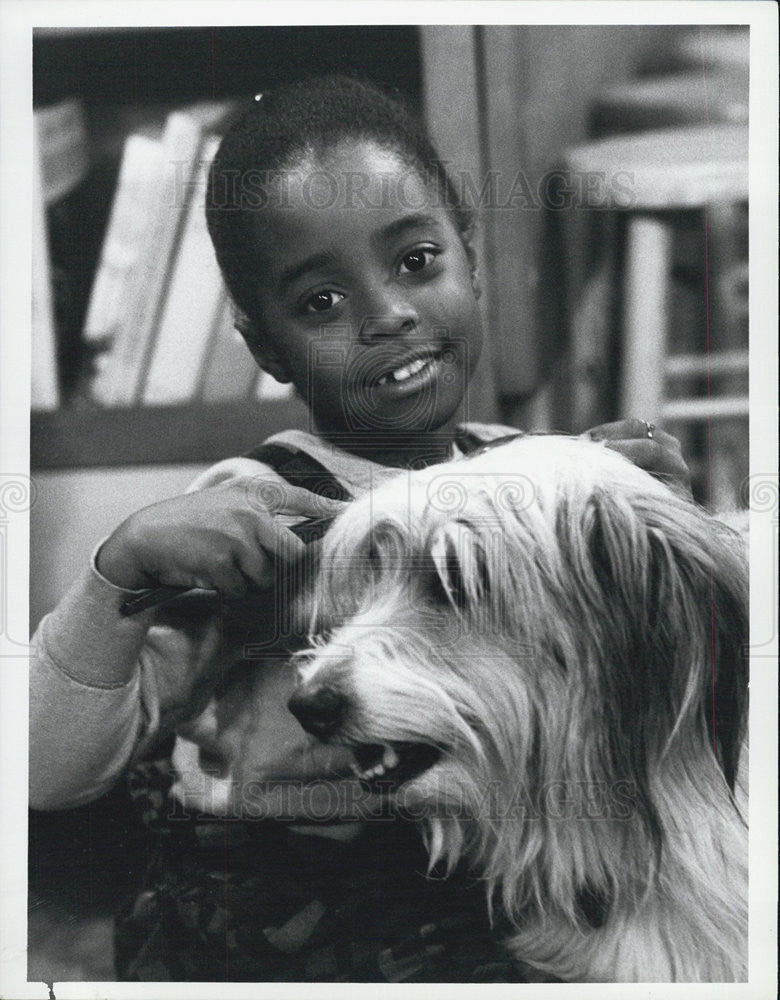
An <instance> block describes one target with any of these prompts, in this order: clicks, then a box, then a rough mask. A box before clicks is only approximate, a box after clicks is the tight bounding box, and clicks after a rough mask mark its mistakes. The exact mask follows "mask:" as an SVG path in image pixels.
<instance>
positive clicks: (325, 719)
mask: <svg viewBox="0 0 780 1000" xmlns="http://www.w3.org/2000/svg"><path fill="white" fill-rule="evenodd" d="M346 703H347V700H346V698H345V697H344V695H343V694H340V693H339V692H338V691H334V689H333V688H330V687H318V688H313V689H312V688H308V689H307V688H306V687H302V688H299V689H298V690H297V691H295V692H293V694H292V696H291V697H290V700H289V701H288V702H287V707H288V708H289V709H290V711H291V712H292V714H293V715H294V716H295V718H296V719H297V720H298V722H300V724H301V725H302V726H303V728H304V729H305V730H307V732H310V733H311V734H312V735H314V736H317V737H319V738H320V739H324V738H325V737H326V736H330V735H331V733H333V732H335V730H336V729H338V727H339V724H340V723H341V720H342V719H343V717H344V709H345V707H346Z"/></svg>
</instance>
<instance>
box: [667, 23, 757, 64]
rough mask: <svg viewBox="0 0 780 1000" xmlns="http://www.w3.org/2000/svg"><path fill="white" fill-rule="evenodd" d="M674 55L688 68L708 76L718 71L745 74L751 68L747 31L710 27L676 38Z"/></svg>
mask: <svg viewBox="0 0 780 1000" xmlns="http://www.w3.org/2000/svg"><path fill="white" fill-rule="evenodd" d="M674 49H675V53H676V55H677V56H679V57H680V58H681V59H682V60H684V61H685V62H686V63H690V65H691V68H693V69H699V70H701V69H702V68H704V69H705V70H706V71H707V72H708V73H712V72H715V71H717V70H719V69H739V70H744V71H745V73H747V68H748V66H749V65H750V29H749V28H747V27H745V26H744V25H740V26H737V27H733V28H730V27H727V26H717V27H716V26H715V25H709V26H707V27H702V28H699V29H697V30H693V31H685V32H682V33H681V34H680V35H678V37H677V40H676V42H675V45H674Z"/></svg>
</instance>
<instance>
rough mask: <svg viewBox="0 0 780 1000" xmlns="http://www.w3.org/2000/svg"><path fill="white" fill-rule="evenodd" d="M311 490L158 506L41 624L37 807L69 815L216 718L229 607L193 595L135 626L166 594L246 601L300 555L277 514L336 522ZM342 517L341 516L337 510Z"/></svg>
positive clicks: (114, 541)
mask: <svg viewBox="0 0 780 1000" xmlns="http://www.w3.org/2000/svg"><path fill="white" fill-rule="evenodd" d="M324 503H327V501H323V500H322V499H321V498H317V499H316V509H314V505H315V501H314V500H313V499H312V497H311V494H309V493H308V492H307V491H305V490H297V489H295V488H294V487H289V486H287V485H286V484H282V485H280V484H278V483H273V484H271V485H270V486H269V483H268V480H267V479H264V478H263V477H259V476H253V477H251V478H248V477H242V478H239V479H232V480H230V481H227V482H220V483H218V484H217V485H212V486H211V487H210V488H208V489H203V490H199V491H198V492H194V493H189V494H186V495H184V496H182V497H176V498H174V499H172V500H168V501H164V502H163V503H161V504H155V505H154V506H152V507H149V508H145V509H144V510H142V511H139V512H138V513H137V514H134V515H132V517H130V518H128V519H127V521H125V522H123V524H122V525H120V526H119V528H118V529H117V530H116V531H115V532H114V533H113V534H112V535H111V537H110V538H109V539H108V540H107V541H106V542H105V543H104V545H103V546H102V547H101V550H100V552H99V554H98V559H97V564H96V566H95V567H94V568H93V569H92V570H91V572H90V573H89V574H88V575H87V576H85V577H84V579H82V580H81V581H79V582H78V583H77V584H76V585H75V586H74V587H73V588H72V589H71V591H70V592H69V593H68V594H67V595H66V597H65V598H64V599H63V601H62V602H61V603H60V605H59V606H58V607H57V608H56V609H55V611H53V612H52V613H51V614H50V615H49V616H47V618H45V619H44V621H43V622H42V623H41V625H40V627H39V629H38V632H37V634H36V636H35V637H34V640H33V652H34V655H33V660H32V675H31V686H30V697H31V706H30V804H31V805H32V806H33V807H34V808H48V809H52V808H66V807H69V806H73V805H77V804H80V803H81V802H87V801H90V800H91V799H94V798H96V797H98V796H99V795H100V794H102V793H103V792H105V791H107V790H108V789H109V788H110V787H111V785H112V784H113V783H114V782H115V781H116V780H117V779H118V778H119V776H120V775H121V774H122V773H123V771H124V769H125V768H126V767H127V764H128V763H129V762H130V760H131V759H132V758H133V757H134V756H137V755H139V754H140V753H142V752H143V751H144V749H145V748H146V747H148V746H149V744H150V743H151V742H152V741H153V740H154V739H156V738H158V737H159V735H160V734H161V733H164V732H169V731H171V730H172V729H173V728H174V726H175V725H177V724H178V723H179V722H181V721H183V720H184V719H186V718H189V717H191V716H193V715H195V714H197V712H198V711H199V710H200V709H201V708H202V707H203V704H205V701H206V700H208V697H209V696H210V694H211V693H212V689H213V686H214V684H215V682H216V680H217V678H218V676H219V671H220V668H221V660H222V656H221V653H222V650H221V641H222V640H221V634H220V628H219V619H218V602H217V601H216V600H215V599H214V597H213V596H211V597H210V596H209V595H202V594H201V595H189V596H188V598H187V600H186V601H185V602H184V603H183V604H182V602H177V604H176V605H175V606H172V607H171V608H169V609H161V610H160V611H157V612H155V611H154V610H149V611H146V612H143V613H141V614H139V615H137V616H134V617H131V618H126V617H123V616H122V615H121V614H120V613H119V608H120V606H121V604H122V603H124V601H125V600H126V599H127V598H128V597H129V596H131V595H132V592H133V591H134V590H135V589H136V588H139V587H144V586H148V585H150V584H152V585H154V584H157V583H170V584H174V585H182V586H191V587H200V588H204V589H209V590H219V591H222V592H223V593H225V594H229V595H231V596H240V595H242V594H243V593H244V592H245V591H246V589H247V587H249V586H251V587H254V588H262V587H263V586H266V585H267V584H268V583H269V582H270V581H271V579H272V571H271V564H272V560H274V559H277V558H283V559H286V558H290V557H294V556H295V555H297V553H298V550H299V549H300V547H301V544H302V543H300V542H299V540H298V539H297V538H295V536H293V535H292V534H291V533H290V532H288V531H287V530H286V529H284V528H282V527H281V526H280V525H279V524H278V523H277V522H276V521H275V520H274V518H273V515H272V510H273V511H274V512H279V511H282V510H287V511H288V512H290V513H297V514H299V515H300V516H309V515H314V514H316V515H319V516H321V515H322V513H323V504H324ZM335 506H336V505H334V508H335Z"/></svg>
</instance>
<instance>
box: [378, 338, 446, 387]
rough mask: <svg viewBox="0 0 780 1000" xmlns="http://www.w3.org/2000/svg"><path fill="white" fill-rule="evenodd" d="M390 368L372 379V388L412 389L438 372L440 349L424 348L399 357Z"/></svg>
mask: <svg viewBox="0 0 780 1000" xmlns="http://www.w3.org/2000/svg"><path fill="white" fill-rule="evenodd" d="M399 361H400V363H398V362H396V363H395V365H394V366H393V367H392V368H387V369H386V370H385V371H383V372H382V374H381V375H379V376H377V377H376V378H374V379H372V381H371V387H372V388H385V387H389V388H392V389H400V388H401V387H403V388H404V389H408V390H409V391H412V390H414V389H418V388H420V387H421V386H422V385H424V384H425V383H427V382H428V381H430V380H431V379H432V378H433V377H434V376H435V375H436V374H437V372H438V369H439V367H440V362H441V350H440V349H438V350H434V349H432V348H426V349H425V350H424V351H417V352H415V354H413V355H411V356H407V357H406V358H404V359H399Z"/></svg>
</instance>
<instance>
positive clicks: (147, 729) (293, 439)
mask: <svg viewBox="0 0 780 1000" xmlns="http://www.w3.org/2000/svg"><path fill="white" fill-rule="evenodd" d="M206 211H207V218H208V223H209V229H210V233H211V236H212V240H213V242H214V246H215V250H216V253H217V258H218V260H219V264H220V267H221V269H222V272H223V275H224V278H225V281H226V284H227V286H228V288H229V290H230V293H231V295H232V297H233V300H234V303H235V306H236V310H237V317H238V318H237V325H238V327H239V329H240V330H241V332H242V334H243V335H244V337H245V338H246V341H247V343H248V345H249V347H250V349H251V350H252V353H253V355H254V357H255V359H256V360H257V362H258V364H259V365H260V366H261V367H262V368H263V369H264V370H265V371H267V372H269V373H270V374H271V375H272V376H273V377H274V378H276V379H278V380H279V381H281V382H292V383H293V385H294V386H295V389H296V390H297V392H298V393H299V394H300V395H301V396H302V397H303V398H304V399H305V400H306V402H307V404H308V407H309V410H310V413H311V416H312V421H313V428H312V430H311V431H310V432H308V433H307V432H302V431H289V432H286V433H283V434H280V435H277V436H275V437H274V438H273V439H271V441H270V442H267V443H266V445H264V446H262V447H261V448H259V449H258V450H257V452H256V453H254V455H250V456H246V457H242V458H233V459H228V460H227V461H224V462H221V463H220V464H218V465H217V466H215V467H214V468H212V469H211V470H209V471H208V472H207V473H205V474H204V475H203V476H201V477H200V478H199V479H198V480H197V481H196V482H195V483H194V484H193V487H192V490H191V491H190V492H188V493H187V494H186V495H185V496H181V497H176V498H174V499H171V500H167V501H164V502H163V503H159V504H155V505H154V506H152V507H149V508H146V509H144V510H141V511H139V512H138V513H136V514H134V515H133V516H131V517H130V518H128V519H127V520H126V521H125V522H124V523H123V524H121V525H120V526H119V527H118V528H117V529H116V531H115V532H114V533H113V534H112V535H111V536H110V537H109V538H108V539H106V540H105V541H104V542H103V543H102V544H101V546H100V547H99V549H98V551H97V553H96V556H95V558H94V560H93V565H92V566H91V568H90V570H89V572H88V573H87V574H85V576H84V578H83V579H82V580H80V581H78V582H77V584H76V585H75V586H74V587H73V589H72V590H71V591H70V592H69V593H68V594H67V595H66V596H65V598H64V599H63V601H62V602H61V603H60V605H59V606H58V607H57V608H56V609H55V610H54V611H53V612H52V613H51V614H50V615H49V616H48V617H47V618H46V619H44V621H43V622H42V623H41V625H40V627H39V629H38V632H37V634H36V637H35V654H36V655H35V657H34V660H33V668H32V684H31V716H30V720H31V721H30V724H31V740H30V804H31V805H32V806H33V807H34V808H38V809H60V808H66V807H70V806H74V805H78V804H81V803H84V802H88V801H91V800H93V799H96V798H97V797H99V796H100V795H102V794H103V793H104V792H106V791H107V790H108V789H110V788H111V787H112V786H114V785H115V784H116V783H117V782H118V781H119V780H120V778H122V777H123V776H124V775H126V774H127V773H128V771H130V767H131V765H136V766H135V768H134V770H133V771H132V773H131V790H132V794H133V795H134V797H135V798H136V799H137V800H138V801H139V802H140V803H141V808H142V812H143V813H144V817H145V819H146V820H147V822H149V823H150V825H152V826H154V827H155V829H156V831H157V835H158V842H157V848H156V853H155V855H154V858H153V863H152V865H151V867H150V872H149V876H148V880H147V884H146V886H145V887H144V891H143V892H142V893H141V895H140V896H139V897H138V898H137V899H136V900H134V901H133V902H132V903H131V904H130V905H129V907H128V908H127V910H126V911H125V913H124V914H123V916H122V918H121V919H120V921H119V931H118V934H117V964H118V969H119V974H120V976H121V977H122V978H130V979H173V980H250V981H251V980H258V981H262V980H265V981H268V980H345V981H346V980H351V981H384V980H391V981H398V980H413V979H416V980H429V981H437V980H463V981H480V980H482V981H485V980H493V981H500V980H505V979H510V980H515V981H516V980H522V979H524V978H525V976H526V972H527V970H521V969H518V968H517V967H516V966H512V965H511V964H510V963H509V962H508V961H507V960H506V959H505V957H504V956H503V955H502V954H501V953H500V952H499V951H497V950H496V949H495V948H494V946H493V945H492V943H491V942H492V936H491V933H490V928H489V926H488V922H487V917H486V914H485V907H484V899H483V896H482V891H481V888H480V887H479V886H478V885H477V886H472V885H471V884H470V883H469V881H468V878H467V876H465V875H463V876H458V875H457V874H456V875H455V876H454V877H452V878H451V879H448V880H446V881H443V880H426V879H425V877H424V876H423V875H422V874H421V873H422V872H424V871H425V861H424V856H423V853H422V850H421V848H420V847H419V846H418V844H417V839H416V834H415V833H414V831H413V830H411V831H410V830H409V829H408V824H406V823H404V822H401V821H400V820H396V821H393V822H389V821H387V819H388V818H387V816H386V815H384V816H383V818H384V819H385V820H386V821H385V822H382V823H380V822H367V823H365V824H364V825H362V826H361V824H360V823H359V822H358V821H359V820H360V819H361V818H362V817H364V816H366V815H371V814H372V810H374V809H375V808H376V803H375V802H371V801H369V800H367V799H365V797H361V793H360V787H359V785H357V783H356V782H355V781H354V779H352V778H351V773H350V767H349V765H350V757H349V755H348V754H346V753H340V752H338V751H337V750H334V749H333V748H327V747H316V746H312V744H311V742H310V741H309V739H308V737H307V736H306V735H305V734H304V733H303V731H302V730H301V728H300V727H299V726H298V724H297V722H296V721H295V719H294V718H293V717H292V715H291V714H290V713H289V712H288V711H287V709H286V703H287V699H288V697H289V695H290V693H291V691H292V689H293V687H294V675H293V668H292V667H291V666H290V665H289V663H288V660H287V654H288V652H289V650H290V649H291V648H294V647H295V646H296V645H300V644H301V643H302V641H303V639H302V637H301V636H300V635H297V634H295V630H292V631H290V630H287V632H286V633H285V630H284V629H282V630H281V631H280V629H279V625H280V622H282V620H283V619H284V614H283V612H284V610H285V608H286V607H287V605H288V604H289V601H290V599H291V597H292V596H293V595H292V594H290V593H289V591H290V590H291V589H294V588H292V587H290V585H289V579H288V575H287V570H288V569H289V571H290V573H292V567H293V566H294V565H297V562H296V561H297V560H298V559H299V558H300V556H301V553H302V550H303V542H301V541H300V540H299V539H298V538H297V537H296V536H295V535H294V534H293V533H292V532H291V531H289V530H288V528H287V527H286V526H285V520H286V521H287V522H288V523H289V520H290V517H291V516H294V517H295V518H302V517H323V516H328V515H332V514H334V513H336V512H337V511H338V510H339V509H340V507H341V505H342V504H343V503H344V502H345V501H347V500H348V499H349V498H350V497H353V496H356V495H359V494H360V493H362V492H364V491H366V490H369V489H371V488H372V486H373V485H375V484H376V483H378V482H380V481H381V480H383V479H384V478H386V477H387V476H390V475H397V474H398V470H399V469H403V468H412V467H416V466H419V465H422V464H429V463H432V462H436V461H439V460H442V459H445V458H450V457H452V456H453V455H458V454H460V453H462V454H466V453H468V451H470V450H473V449H474V448H475V447H477V446H479V445H481V444H482V443H485V442H487V441H490V440H492V439H495V438H498V437H501V436H504V435H506V434H508V433H511V432H512V431H511V429H510V428H506V427H500V426H485V425H475V424H471V425H462V424H458V420H459V419H461V418H462V416H463V412H462V410H463V401H464V394H465V391H466V386H467V384H468V381H469V379H470V377H471V374H472V373H473V371H474V368H475V366H476V364H477V362H478V360H479V356H480V351H481V348H482V326H481V320H480V315H479V310H478V305H477V300H478V298H479V284H478V279H477V269H476V260H475V256H474V251H473V247H472V244H471V236H472V218H471V215H470V213H469V211H468V210H467V208H466V206H464V205H463V204H462V203H461V201H460V199H459V197H458V194H457V192H456V191H455V189H454V187H453V186H452V184H451V183H450V181H449V179H448V177H447V174H446V172H445V169H444V166H443V165H442V163H441V162H440V161H439V159H438V158H437V157H436V154H435V152H434V150H433V149H432V148H431V146H430V144H429V142H428V140H427V139H426V137H425V135H424V133H423V132H422V130H421V129H420V127H419V125H418V124H417V123H416V122H415V121H414V120H413V119H412V118H411V117H410V116H409V115H408V114H407V113H406V112H405V111H404V110H403V109H402V108H401V106H400V105H399V104H398V103H396V102H395V101H394V100H392V99H390V98H388V97H387V96H385V95H384V94H382V93H381V92H379V91H378V90H376V89H375V88H373V87H371V86H367V85H365V84H362V83H359V82H356V81H354V80H350V79H346V78H340V77H326V78H321V79H315V80H309V81H305V82H302V83H299V84H295V85H291V86H287V87H283V88H280V89H279V90H276V91H271V92H270V93H266V94H264V95H263V96H262V98H260V97H258V98H256V99H255V101H254V102H253V104H252V106H251V107H250V108H249V109H248V110H247V112H246V113H245V115H244V116H243V117H242V118H241V119H240V120H239V121H238V122H237V123H236V124H235V126H234V127H233V128H232V129H231V131H230V132H229V133H228V135H227V136H226V138H225V139H224V141H223V143H222V145H221V147H220V150H219V152H218V154H217V157H216V160H215V162H214V165H213V168H212V171H211V177H210V183H209V189H208V193H207V207H206ZM592 433H598V434H600V435H601V436H603V437H606V438H610V439H612V440H611V441H610V444H611V445H612V446H613V447H616V448H619V449H620V450H622V451H623V452H624V453H625V454H627V455H628V456H629V457H631V458H632V459H633V460H634V461H635V462H637V463H638V464H640V465H642V466H644V467H646V468H649V469H651V470H652V471H655V472H656V473H657V474H660V475H667V476H671V477H678V478H681V479H684V477H685V472H686V470H685V464H684V462H683V461H682V459H681V457H680V455H679V449H678V447H677V444H676V442H675V440H674V439H673V438H670V437H669V436H668V435H666V434H664V433H663V432H660V431H656V433H655V435H654V436H653V435H652V434H651V433H648V428H647V425H646V424H645V423H644V421H638V420H637V421H624V422H621V423H620V424H614V425H607V426H605V427H602V428H598V429H596V431H595V432H592ZM280 515H284V517H280ZM161 584H164V585H171V586H177V587H182V588H192V589H191V592H190V593H187V594H186V595H184V596H183V597H182V598H180V599H179V600H177V601H174V602H172V603H170V604H168V605H165V606H163V607H160V608H157V609H154V608H149V609H147V610H145V611H142V612H141V613H139V614H137V615H133V616H123V615H122V614H121V613H120V608H121V606H122V604H123V603H124V602H126V601H127V600H128V599H129V598H132V597H133V596H134V595H135V594H136V593H137V592H138V591H139V590H142V589H144V588H148V587H157V586H159V585H161ZM255 592H260V593H262V596H261V597H257V596H252V595H253V594H255ZM244 598H247V601H248V603H247V602H244V604H242V599H244ZM247 607H249V609H250V610H249V613H247ZM174 732H176V734H177V736H176V742H175V745H174V746H173V753H172V762H173V764H172V767H171V765H170V762H169V759H168V758H167V757H163V758H162V762H158V763H149V761H150V759H152V758H153V757H154V754H155V753H156V754H157V755H158V756H159V755H160V752H161V747H163V748H164V739H165V737H166V736H169V735H170V734H172V733H174ZM139 762H140V763H139ZM228 819H231V820H234V822H232V823H227V822H226V821H227V820H228ZM259 820H266V821H264V822H260V821H259ZM280 820H284V822H280ZM311 833H319V834H322V836H319V837H315V836H307V834H311Z"/></svg>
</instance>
